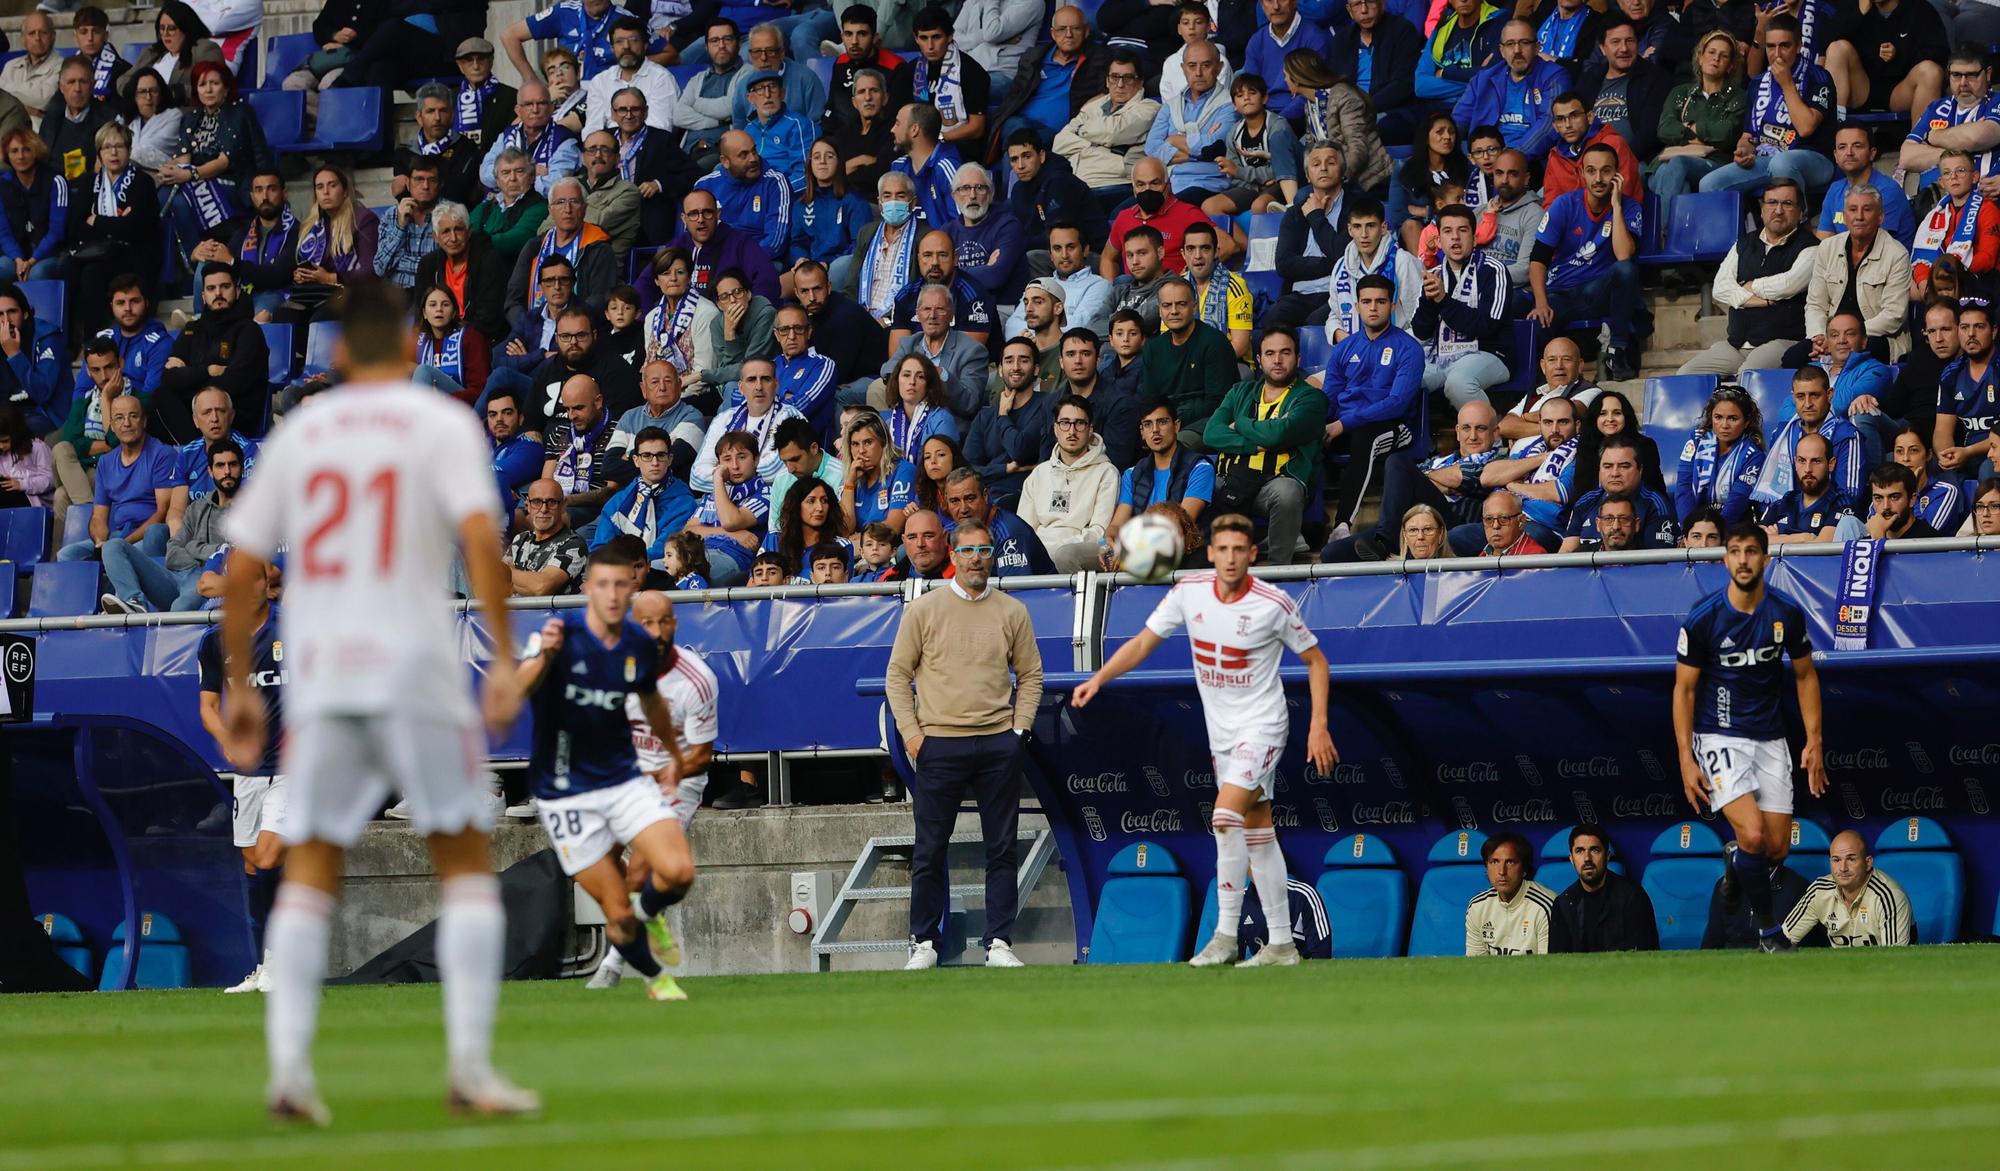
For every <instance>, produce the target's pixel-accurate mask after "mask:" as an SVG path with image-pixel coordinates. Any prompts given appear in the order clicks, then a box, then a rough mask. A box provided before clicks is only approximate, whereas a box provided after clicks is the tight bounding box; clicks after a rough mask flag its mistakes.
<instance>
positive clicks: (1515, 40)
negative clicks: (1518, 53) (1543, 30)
mask: <svg viewBox="0 0 2000 1171" xmlns="http://www.w3.org/2000/svg"><path fill="white" fill-rule="evenodd" d="M1534 43H1535V40H1534V38H1533V37H1509V38H1507V39H1506V40H1504V41H1501V42H1500V47H1501V48H1503V49H1521V48H1526V47H1527V46H1529V45H1532V44H1534Z"/></svg>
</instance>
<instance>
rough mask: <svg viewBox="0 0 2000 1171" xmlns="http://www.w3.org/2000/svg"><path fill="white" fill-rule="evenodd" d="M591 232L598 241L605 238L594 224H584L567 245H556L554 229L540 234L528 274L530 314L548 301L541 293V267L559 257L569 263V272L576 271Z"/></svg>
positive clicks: (538, 310)
mask: <svg viewBox="0 0 2000 1171" xmlns="http://www.w3.org/2000/svg"><path fill="white" fill-rule="evenodd" d="M593 231H594V232H596V233H597V238H598V239H605V238H607V237H606V236H605V235H604V229H602V228H600V227H598V226H597V225H596V224H585V225H583V226H582V227H581V228H578V229H577V230H576V238H575V239H574V240H571V241H570V242H569V243H567V244H558V243H556V229H554V228H550V229H549V230H548V231H546V232H543V233H542V245H541V247H540V248H538V249H536V251H535V267H534V270H533V271H531V272H530V273H528V309H529V310H530V311H531V312H540V311H541V308H542V305H543V303H544V302H546V301H547V300H548V297H547V296H546V295H545V294H543V292H542V265H543V264H546V263H547V262H548V260H549V258H550V257H552V256H560V257H562V258H563V259H564V260H567V261H569V267H570V271H572V272H574V271H576V270H577V269H578V268H579V267H580V258H581V257H582V255H583V246H584V245H585V244H587V243H589V242H590V240H591V236H590V234H591V233H592V232H593ZM571 288H575V286H574V285H572V286H571Z"/></svg>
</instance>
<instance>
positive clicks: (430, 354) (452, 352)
mask: <svg viewBox="0 0 2000 1171" xmlns="http://www.w3.org/2000/svg"><path fill="white" fill-rule="evenodd" d="M464 347H465V327H464V326H462V325H461V326H459V327H458V328H457V329H454V330H452V331H451V332H450V333H448V334H446V335H445V338H444V341H443V342H442V343H440V342H438V341H436V340H435V339H433V338H432V337H431V331H430V330H428V329H426V330H424V331H423V332H422V333H421V334H420V335H418V338H417V365H419V366H430V367H432V368H434V369H437V370H441V371H443V372H444V373H446V374H449V375H451V377H452V381H454V382H458V383H461V384H463V383H464V382H465V373H464V371H465V351H464Z"/></svg>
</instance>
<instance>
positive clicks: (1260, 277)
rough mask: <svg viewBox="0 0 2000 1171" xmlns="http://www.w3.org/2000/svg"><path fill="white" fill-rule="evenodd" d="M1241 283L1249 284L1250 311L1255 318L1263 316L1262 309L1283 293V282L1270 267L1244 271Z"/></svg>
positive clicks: (1267, 307)
mask: <svg viewBox="0 0 2000 1171" xmlns="http://www.w3.org/2000/svg"><path fill="white" fill-rule="evenodd" d="M1243 283H1245V284H1247V285H1249V286H1250V312H1251V314H1252V316H1253V317H1256V318H1261V317H1263V316H1264V311H1265V310H1266V309H1269V308H1270V307H1271V306H1272V305H1274V304H1276V303H1277V300H1278V298H1279V297H1282V296H1284V295H1285V282H1284V281H1283V280H1282V279H1280V278H1279V276H1278V274H1277V273H1276V272H1275V271H1273V270H1270V269H1265V270H1263V271H1261V272H1246V273H1244V274H1243Z"/></svg>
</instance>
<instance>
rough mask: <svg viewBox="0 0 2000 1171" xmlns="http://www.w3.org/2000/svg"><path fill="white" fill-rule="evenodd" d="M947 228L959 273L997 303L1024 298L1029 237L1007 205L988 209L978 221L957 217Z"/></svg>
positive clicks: (998, 205)
mask: <svg viewBox="0 0 2000 1171" xmlns="http://www.w3.org/2000/svg"><path fill="white" fill-rule="evenodd" d="M945 230H946V231H947V232H950V233H951V242H952V246H953V247H954V248H955V249H956V251H957V253H958V273H959V275H960V276H962V277H964V278H965V279H966V280H969V281H971V282H972V284H973V286H974V287H975V288H977V289H978V290H979V291H980V292H982V293H984V294H986V296H987V297H989V298H991V299H992V300H993V302H994V303H995V304H1003V305H1004V304H1009V303H1012V302H1015V301H1019V300H1020V299H1021V289H1022V288H1023V287H1024V286H1025V285H1026V284H1027V283H1028V245H1027V237H1026V235H1025V234H1024V233H1023V232H1022V231H1021V221H1020V220H1017V219H1015V218H1014V213H1013V212H1012V211H1011V210H1009V209H1008V207H1007V205H1006V204H1004V203H999V204H994V205H993V206H992V207H989V208H987V209H986V218H985V219H982V220H980V221H979V222H978V223H976V224H971V225H968V224H966V222H965V221H964V220H963V219H957V220H953V221H952V222H951V224H950V226H949V227H947V228H946V229H945Z"/></svg>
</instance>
